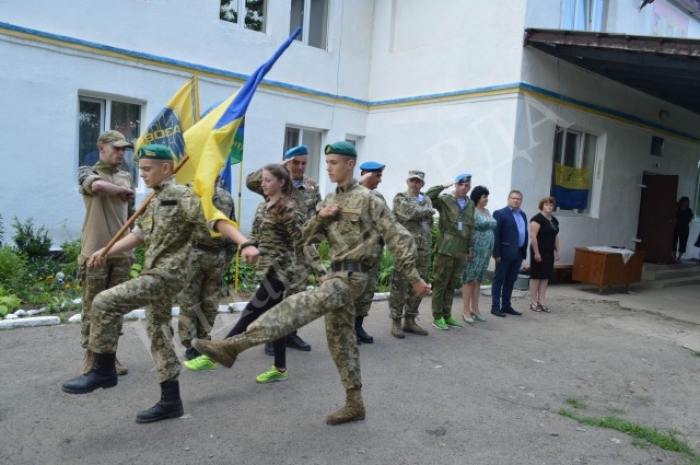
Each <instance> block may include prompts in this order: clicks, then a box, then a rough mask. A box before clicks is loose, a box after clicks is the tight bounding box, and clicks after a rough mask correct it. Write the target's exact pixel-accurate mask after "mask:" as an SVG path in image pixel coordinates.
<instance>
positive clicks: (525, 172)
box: [513, 49, 700, 262]
mask: <svg viewBox="0 0 700 465" xmlns="http://www.w3.org/2000/svg"><path fill="white" fill-rule="evenodd" d="M523 81H525V82H527V83H529V84H532V85H535V86H537V87H539V88H541V89H546V90H549V91H550V92H555V93H557V94H561V95H563V96H564V97H566V98H565V99H557V98H549V97H543V96H541V95H535V96H534V97H531V96H528V97H526V98H523V99H521V102H520V104H519V106H518V119H517V120H518V124H517V130H516V137H515V140H516V142H515V146H516V147H515V149H516V153H522V151H525V152H526V153H527V156H524V157H516V160H515V163H514V166H513V171H514V173H517V175H514V177H513V185H514V187H516V188H517V187H518V186H523V185H524V186H525V187H524V189H521V190H523V193H524V195H525V201H524V203H523V208H524V210H525V211H527V212H528V213H529V214H530V215H532V214H534V213H536V212H537V202H538V200H539V199H540V198H542V197H544V196H547V195H549V192H550V187H551V175H552V163H553V145H554V129H555V126H556V125H560V126H564V127H572V128H574V129H579V130H583V131H584V132H588V133H590V134H595V135H597V136H598V138H599V140H598V148H599V152H598V154H597V156H598V160H603V161H602V162H601V164H600V165H598V166H596V172H595V173H594V178H595V179H597V181H595V182H594V193H593V202H592V204H593V206H592V211H591V214H590V215H579V216H576V215H570V214H566V213H560V214H558V218H559V220H560V222H561V238H560V239H561V246H562V250H563V253H562V261H564V262H571V261H572V260H573V253H574V247H576V246H586V245H616V246H625V247H629V248H635V243H634V242H633V239H634V238H636V234H637V222H638V217H639V204H640V199H641V190H640V187H639V185H640V184H641V182H642V175H643V173H644V172H649V173H659V174H677V175H679V186H678V197H680V196H682V195H687V196H689V197H691V198H693V196H694V193H695V189H696V185H697V173H698V163H699V162H700V143H699V142H698V141H697V138H698V137H700V130H698V127H699V126H698V125H699V124H700V116H698V115H696V114H694V113H692V112H689V111H687V110H684V109H682V108H680V107H676V106H674V105H669V104H667V103H666V102H663V101H661V100H659V99H657V98H654V97H651V96H648V95H646V94H643V93H641V92H638V91H636V90H633V89H631V88H628V87H626V86H623V85H621V84H618V83H616V82H614V81H610V80H608V79H607V78H603V77H600V76H597V75H595V74H592V73H590V72H588V71H585V70H582V69H580V68H577V67H575V66H573V65H571V64H569V63H566V62H558V61H557V60H556V59H554V58H553V57H550V56H549V55H546V54H544V53H541V52H539V51H536V50H529V49H528V50H526V52H525V55H524V60H523ZM661 110H666V111H668V112H669V115H670V116H669V118H668V119H667V120H664V121H661V120H660V118H659V112H660V111H661ZM533 122H534V123H535V124H536V126H535V125H533ZM679 133H680V134H685V135H687V136H688V137H683V136H682V135H679ZM652 136H659V137H664V138H665V145H664V155H663V157H656V156H652V155H650V147H651V138H652ZM596 189H598V190H596ZM696 208H697V207H696ZM696 234H697V233H696ZM691 235H692V233H691ZM693 241H694V238H692V240H691V241H690V245H691V246H692V242H693ZM689 251H693V252H694V254H696V251H694V250H693V249H692V247H691V248H689Z"/></svg>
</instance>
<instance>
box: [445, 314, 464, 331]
mask: <svg viewBox="0 0 700 465" xmlns="http://www.w3.org/2000/svg"><path fill="white" fill-rule="evenodd" d="M444 320H445V324H446V325H447V326H452V327H453V328H464V325H463V324H462V323H460V322H459V321H457V318H455V317H453V316H452V315H450V316H448V317H447V318H444Z"/></svg>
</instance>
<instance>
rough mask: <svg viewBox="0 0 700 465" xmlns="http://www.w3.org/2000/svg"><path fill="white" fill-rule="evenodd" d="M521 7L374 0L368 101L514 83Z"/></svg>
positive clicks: (505, 2)
mask: <svg viewBox="0 0 700 465" xmlns="http://www.w3.org/2000/svg"><path fill="white" fill-rule="evenodd" d="M525 6H526V3H525V2H522V1H513V0H491V1H489V2H468V3H467V2H464V1H461V0H442V1H440V2H425V1H421V0H401V1H388V0H386V1H377V2H376V6H375V21H374V31H373V33H372V34H373V38H374V40H373V42H372V69H371V75H370V83H371V86H370V100H372V101H381V100H386V99H393V98H403V97H410V96H416V95H429V94H438V93H443V92H452V91H460V90H465V89H474V88H480V87H485V86H493V85H497V84H507V83H512V82H517V81H518V80H519V76H520V56H521V54H522V37H523V25H524V17H525ZM495 57H497V59H496V58H495Z"/></svg>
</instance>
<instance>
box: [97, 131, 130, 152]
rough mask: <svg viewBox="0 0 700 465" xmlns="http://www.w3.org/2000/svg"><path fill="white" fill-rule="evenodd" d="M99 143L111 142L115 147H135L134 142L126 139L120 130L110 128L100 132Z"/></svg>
mask: <svg viewBox="0 0 700 465" xmlns="http://www.w3.org/2000/svg"><path fill="white" fill-rule="evenodd" d="M97 143H98V144H110V145H113V146H115V147H131V148H134V144H132V143H131V142H129V141H128V140H126V137H124V134H122V133H121V132H119V131H114V130H109V131H105V132H103V133H102V134H100V137H98V138H97Z"/></svg>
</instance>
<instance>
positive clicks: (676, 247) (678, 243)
mask: <svg viewBox="0 0 700 465" xmlns="http://www.w3.org/2000/svg"><path fill="white" fill-rule="evenodd" d="M688 235H690V228H689V227H685V228H673V252H674V253H675V252H676V251H678V253H680V254H684V253H685V248H686V246H687V244H688Z"/></svg>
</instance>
